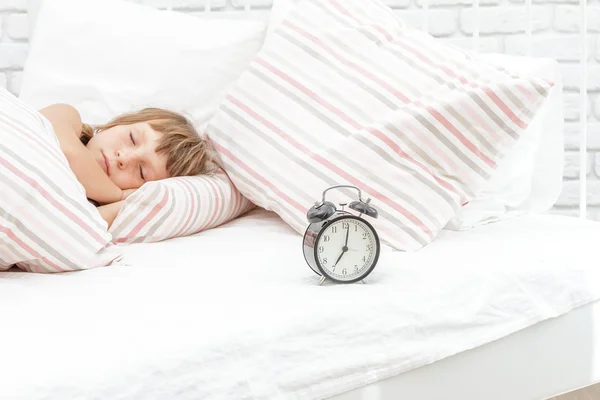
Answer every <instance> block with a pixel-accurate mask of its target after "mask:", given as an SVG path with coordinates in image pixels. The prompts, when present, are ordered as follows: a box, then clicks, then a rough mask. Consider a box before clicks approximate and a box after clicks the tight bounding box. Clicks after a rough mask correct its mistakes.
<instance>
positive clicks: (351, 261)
mask: <svg viewBox="0 0 600 400" xmlns="http://www.w3.org/2000/svg"><path fill="white" fill-rule="evenodd" d="M378 256H379V239H378V237H377V234H376V233H375V230H374V229H373V228H372V227H371V225H370V224H369V223H367V222H366V221H364V220H362V219H360V218H356V217H352V216H344V217H339V218H336V219H334V220H332V221H331V222H330V223H329V224H327V226H326V227H325V228H324V229H323V231H321V232H320V233H319V237H318V238H317V243H316V246H315V258H316V261H317V264H318V265H319V266H320V268H321V270H322V272H323V273H324V274H325V275H326V276H328V277H329V278H331V279H333V280H335V281H342V282H354V281H357V280H360V279H362V278H364V277H366V276H367V275H368V274H369V273H370V272H371V271H372V270H373V268H374V267H375V264H376V263H377V258H378Z"/></svg>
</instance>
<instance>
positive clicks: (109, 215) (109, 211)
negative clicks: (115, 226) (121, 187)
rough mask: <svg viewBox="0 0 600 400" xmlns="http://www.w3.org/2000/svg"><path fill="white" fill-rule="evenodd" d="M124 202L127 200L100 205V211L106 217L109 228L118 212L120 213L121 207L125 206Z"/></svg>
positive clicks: (103, 217)
mask: <svg viewBox="0 0 600 400" xmlns="http://www.w3.org/2000/svg"><path fill="white" fill-rule="evenodd" d="M124 203H125V200H122V201H117V202H116V203H111V204H106V205H104V206H100V207H98V211H99V212H100V215H101V216H102V219H104V220H105V221H106V222H107V223H108V227H109V228H110V226H111V225H112V223H113V221H114V220H115V218H116V217H117V214H119V211H120V210H121V207H123V204H124Z"/></svg>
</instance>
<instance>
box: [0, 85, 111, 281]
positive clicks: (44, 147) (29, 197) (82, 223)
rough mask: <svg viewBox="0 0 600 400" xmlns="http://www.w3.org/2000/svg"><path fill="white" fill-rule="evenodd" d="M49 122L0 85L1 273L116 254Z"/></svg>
mask: <svg viewBox="0 0 600 400" xmlns="http://www.w3.org/2000/svg"><path fill="white" fill-rule="evenodd" d="M110 239H111V237H110V235H109V234H108V233H107V232H106V222H104V220H102V218H101V217H100V214H99V213H98V211H97V210H96V209H95V207H94V206H93V205H91V204H90V203H89V202H88V201H87V198H86V196H85V191H84V189H83V187H82V186H81V185H80V184H79V182H78V181H77V178H76V177H75V175H74V174H73V172H72V171H71V169H70V168H69V164H68V162H67V159H66V158H65V157H64V155H63V153H62V151H61V150H60V145H59V143H58V139H57V138H56V135H55V133H54V130H53V128H52V125H51V124H50V122H49V121H48V120H47V119H46V118H44V117H43V116H42V115H41V114H40V113H39V112H37V111H36V110H34V109H32V108H31V107H29V106H27V105H26V104H25V103H23V102H22V101H20V100H18V99H17V98H16V97H14V96H13V95H12V94H10V93H8V92H7V91H6V90H4V89H2V88H0V270H6V269H9V268H10V267H11V266H13V265H16V266H18V267H19V268H21V269H24V270H26V271H31V272H62V271H74V270H80V269H87V268H93V267H99V266H106V265H108V264H110V263H111V262H112V261H114V260H115V259H117V258H119V257H120V253H119V252H118V250H117V247H116V246H114V245H113V244H112V243H111V241H110Z"/></svg>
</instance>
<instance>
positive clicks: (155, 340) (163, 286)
mask: <svg viewBox="0 0 600 400" xmlns="http://www.w3.org/2000/svg"><path fill="white" fill-rule="evenodd" d="M599 237H600V224H599V223H594V222H591V221H581V220H578V219H574V218H568V217H562V216H550V215H531V216H526V217H520V218H518V219H511V220H506V221H502V222H498V223H495V224H490V225H486V226H483V227H479V228H476V229H473V230H471V231H466V232H452V231H444V232H442V234H441V236H440V237H439V238H438V239H437V240H436V241H435V242H434V243H432V244H431V245H429V246H427V247H425V248H424V249H423V250H421V251H419V252H417V253H401V252H391V251H388V252H384V253H382V254H381V257H380V264H379V265H378V266H377V267H376V269H375V271H374V272H373V274H372V275H371V276H370V277H369V279H368V280H367V281H368V282H367V284H366V285H363V284H354V285H342V286H317V285H316V283H317V281H318V277H317V276H316V275H315V274H314V273H313V272H312V271H311V270H310V269H309V267H308V266H307V265H306V264H305V263H304V258H303V256H302V251H301V242H302V241H301V237H300V236H298V235H297V234H296V233H294V232H293V231H292V230H291V229H290V228H288V227H287V226H286V225H285V224H284V223H283V222H282V221H281V220H280V219H279V218H278V217H277V216H275V214H273V213H270V212H266V211H264V210H256V211H253V212H251V213H250V214H248V215H247V216H245V217H242V218H239V219H238V220H236V221H233V222H231V223H229V224H227V225H225V226H222V227H220V228H216V229H212V230H210V231H207V232H204V233H201V234H198V235H195V236H192V237H187V238H179V239H176V240H169V241H165V242H162V243H154V244H139V245H132V246H129V247H128V248H126V258H125V259H126V260H127V261H128V262H130V263H131V265H130V266H118V267H109V268H101V269H96V270H90V271H82V272H75V273H66V274H58V275H34V274H26V273H20V272H10V273H0V315H1V316H2V318H1V320H0V324H1V325H0V329H1V330H0V332H2V337H3V338H4V339H5V340H3V341H2V342H1V344H0V354H1V357H0V399H4V398H7V399H14V400H18V399H28V400H29V399H37V398H44V399H61V400H62V399H67V398H69V399H70V398H78V399H92V398H107V399H108V398H110V399H173V398H177V399H201V398H219V399H224V398H235V399H238V398H239V399H241V398H252V399H295V398H298V399H312V398H324V397H327V396H332V395H335V394H339V393H343V392H346V391H349V390H352V389H354V388H357V387H360V386H363V385H365V384H368V383H370V382H374V381H378V380H382V379H385V378H389V377H392V376H396V375H399V374H401V373H404V372H406V371H410V370H413V369H415V368H417V367H421V366H423V365H426V364H430V363H433V362H435V361H438V360H441V359H444V358H446V357H449V356H452V355H454V354H457V353H461V352H464V351H466V350H469V349H472V348H476V347H479V346H481V345H483V344H485V343H489V342H492V341H494V340H496V339H499V338H502V337H505V336H507V335H509V334H511V333H514V332H517V331H520V330H522V329H524V328H526V327H527V326H530V325H533V324H535V323H537V322H539V321H542V320H546V319H549V318H552V317H556V316H558V315H561V314H564V313H567V312H569V311H570V310H572V309H573V308H575V307H579V306H582V305H584V304H587V303H590V302H592V301H594V300H596V299H598V298H600V269H599V268H597V261H594V260H598V255H599V251H598V238H599ZM595 336H598V335H595ZM566 345H568V343H567V344H566ZM434 365H435V364H434ZM434 365H433V366H434ZM433 366H431V367H433ZM428 368H430V367H428ZM416 371H418V370H415V371H412V372H411V373H416ZM488 371H490V370H488ZM490 373H491V372H490ZM406 376H408V374H406ZM429 384H432V385H433V384H435V382H429ZM505 384H507V385H510V382H505ZM523 393H524V392H523ZM522 398H523V399H525V398H532V397H529V396H524V397H522ZM511 399H514V400H518V397H511Z"/></svg>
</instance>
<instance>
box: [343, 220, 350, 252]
mask: <svg viewBox="0 0 600 400" xmlns="http://www.w3.org/2000/svg"><path fill="white" fill-rule="evenodd" d="M349 235H350V225H348V229H347V230H346V244H344V252H346V251H348V236H349Z"/></svg>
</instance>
